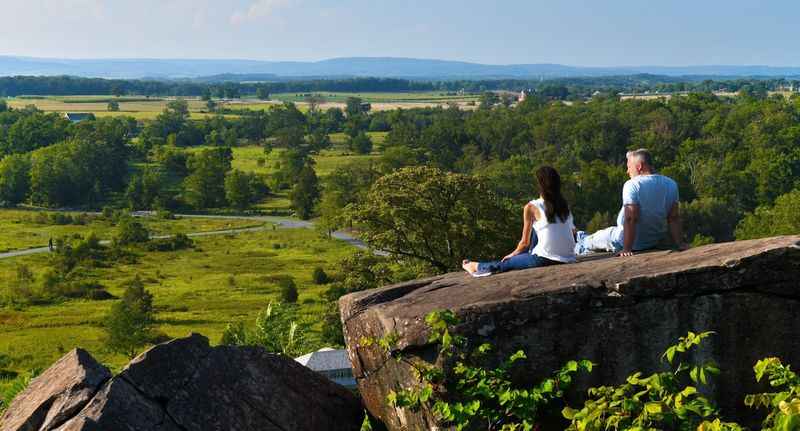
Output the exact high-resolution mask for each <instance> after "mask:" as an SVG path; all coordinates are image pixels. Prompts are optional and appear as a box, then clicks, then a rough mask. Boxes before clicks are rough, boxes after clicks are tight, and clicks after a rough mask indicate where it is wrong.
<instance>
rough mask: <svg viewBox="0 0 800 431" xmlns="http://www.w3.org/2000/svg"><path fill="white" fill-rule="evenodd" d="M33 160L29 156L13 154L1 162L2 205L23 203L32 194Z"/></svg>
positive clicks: (0, 194)
mask: <svg viewBox="0 0 800 431" xmlns="http://www.w3.org/2000/svg"><path fill="white" fill-rule="evenodd" d="M30 171H31V159H30V156H29V155H27V154H12V155H9V156H6V157H4V158H3V159H2V160H0V205H2V204H7V205H15V204H18V203H20V202H23V201H24V200H25V199H26V198H27V197H28V194H29V193H30V188H31V181H30Z"/></svg>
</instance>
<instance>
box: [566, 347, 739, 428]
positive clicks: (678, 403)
mask: <svg viewBox="0 0 800 431" xmlns="http://www.w3.org/2000/svg"><path fill="white" fill-rule="evenodd" d="M711 334H712V333H711V332H703V333H699V334H695V333H692V332H689V333H688V334H687V335H686V337H681V338H680V339H679V340H678V343H677V344H676V345H674V346H671V347H669V348H668V349H667V350H666V352H664V355H663V359H666V361H667V362H668V363H669V364H670V365H671V366H672V369H671V370H670V371H666V372H662V373H654V374H651V375H649V376H646V377H642V373H641V372H637V373H634V374H632V375H630V376H629V377H628V378H627V380H626V382H625V383H624V384H622V385H620V386H601V387H598V388H591V389H589V399H588V400H586V402H585V403H584V406H583V408H582V409H580V410H575V409H572V408H569V407H566V408H564V410H563V415H564V417H565V418H567V419H569V420H571V421H572V423H571V424H570V426H569V428H567V429H568V430H575V431H605V430H634V429H637V430H650V429H653V430H656V429H657V430H694V429H705V430H711V429H718V430H741V429H742V428H741V427H739V426H738V425H736V424H731V423H724V422H722V421H720V420H719V418H718V413H719V411H718V409H717V407H716V406H715V405H714V403H713V402H712V401H711V400H709V399H707V398H705V397H703V396H702V395H701V394H700V392H699V391H698V387H699V386H705V385H707V384H708V380H709V377H710V376H712V375H717V374H719V369H718V368H717V366H716V365H715V364H714V363H712V362H706V363H704V364H687V363H684V362H683V361H682V359H683V358H684V357H685V356H686V354H687V353H688V352H689V351H690V350H692V349H694V348H696V347H697V346H699V345H700V343H701V342H702V341H703V339H705V338H706V337H708V336H709V335H711ZM701 425H702V427H701ZM698 427H701V428H698Z"/></svg>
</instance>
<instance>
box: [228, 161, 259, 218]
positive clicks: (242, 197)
mask: <svg viewBox="0 0 800 431" xmlns="http://www.w3.org/2000/svg"><path fill="white" fill-rule="evenodd" d="M252 183H253V175H252V174H248V173H245V172H242V171H240V170H237V169H234V170H232V171H230V172H228V174H227V175H225V199H226V200H227V201H228V203H229V204H230V205H231V206H233V207H235V208H237V209H240V210H243V209H245V208H247V207H248V206H250V204H252V203H253V200H254V198H255V193H254V190H253V188H252Z"/></svg>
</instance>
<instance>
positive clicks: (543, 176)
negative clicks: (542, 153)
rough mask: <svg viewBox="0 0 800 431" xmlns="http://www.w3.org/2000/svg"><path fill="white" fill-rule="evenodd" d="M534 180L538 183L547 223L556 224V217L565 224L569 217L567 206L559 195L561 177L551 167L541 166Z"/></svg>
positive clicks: (565, 201)
mask: <svg viewBox="0 0 800 431" xmlns="http://www.w3.org/2000/svg"><path fill="white" fill-rule="evenodd" d="M536 180H537V181H538V182H539V193H540V194H541V195H542V199H544V214H545V217H547V221H548V222H549V223H555V222H556V216H558V219H559V220H561V222H562V223H563V222H566V221H567V217H569V205H567V200H566V199H564V196H562V195H561V176H560V175H558V171H556V170H555V169H554V168H553V167H551V166H542V167H541V168H539V169H538V170H537V171H536Z"/></svg>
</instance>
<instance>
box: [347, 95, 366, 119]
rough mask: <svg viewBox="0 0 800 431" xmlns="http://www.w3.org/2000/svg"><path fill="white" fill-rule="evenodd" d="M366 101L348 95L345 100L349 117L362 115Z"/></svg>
mask: <svg viewBox="0 0 800 431" xmlns="http://www.w3.org/2000/svg"><path fill="white" fill-rule="evenodd" d="M363 104H364V101H363V100H362V99H361V98H360V97H348V98H347V100H346V101H345V109H344V111H345V112H346V113H347V118H351V117H355V116H358V115H361V114H362V113H363V112H364V110H363V106H364V105H363Z"/></svg>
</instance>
